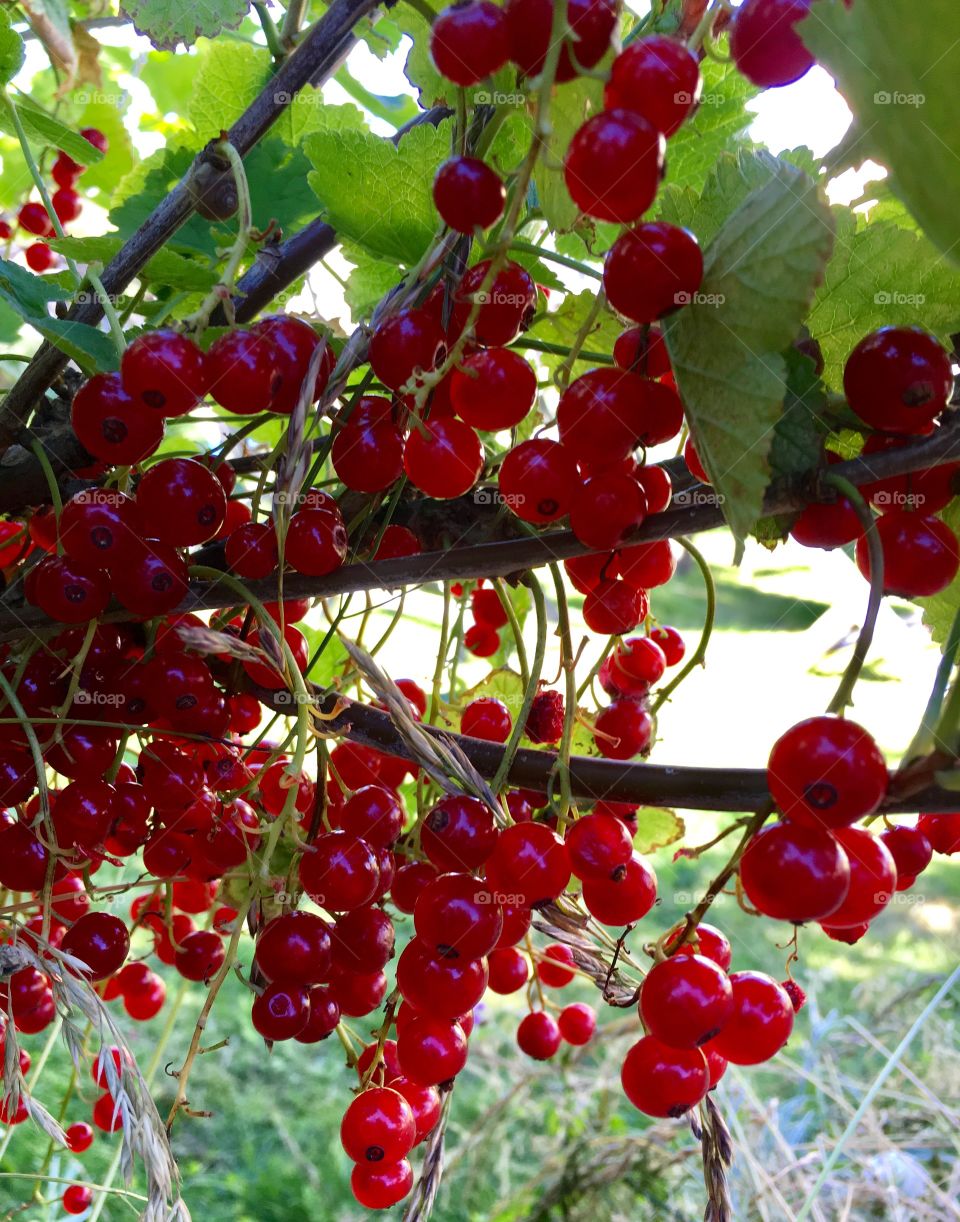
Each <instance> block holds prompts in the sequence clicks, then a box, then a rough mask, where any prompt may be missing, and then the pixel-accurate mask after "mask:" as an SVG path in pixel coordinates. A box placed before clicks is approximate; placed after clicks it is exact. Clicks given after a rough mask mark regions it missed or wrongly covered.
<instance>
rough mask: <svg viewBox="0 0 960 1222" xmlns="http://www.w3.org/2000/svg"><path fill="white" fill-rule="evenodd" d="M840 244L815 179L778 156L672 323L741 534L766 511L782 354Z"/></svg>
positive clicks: (698, 419)
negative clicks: (835, 245) (694, 293)
mask: <svg viewBox="0 0 960 1222" xmlns="http://www.w3.org/2000/svg"><path fill="white" fill-rule="evenodd" d="M696 229H697V225H696V223H695V224H694V231H695V232H696ZM832 243H833V219H832V216H831V214H830V210H829V209H828V208H827V206H826V204H825V203H823V201H822V200H821V198H820V195H819V192H818V190H817V186H816V184H815V183H814V182H813V181H812V180H811V179H810V178H808V177H807V175H805V174H803V173H802V171H800V170H798V169H796V168H795V167H794V166H790V165H787V164H785V163H783V162H777V161H776V159H774V158H771V159H770V177H769V181H768V182H767V183H766V185H764V186H760V187H756V188H754V189H753V190H752V191H751V192H750V194H749V195H748V196H747V197H746V199H745V200H744V202H743V203H742V204H741V205H740V206H739V207H738V208H737V209H736V211H735V212H734V213H733V215H732V216H730V217H729V218H728V220H727V221H726V222H725V223H724V225H723V227H722V228H721V229H720V231H719V232H718V233H717V235H716V237H715V238H714V240H713V242H712V243H711V244H710V245H709V246H708V248H707V250H706V255H705V260H704V278H703V284H702V287H701V291H700V293H699V294H698V298H697V300H696V301H694V302H693V303H692V304H691V305H689V306H687V307H685V308H684V309H683V310H680V311H679V312H678V313H677V314H674V315H673V316H671V317H670V318H669V319H667V320H666V323H665V328H664V329H665V334H666V339H667V346H668V348H669V350H670V357H671V361H672V363H673V368H674V371H675V373H676V377H677V383H678V386H679V389H680V394H681V396H682V398H683V400H684V404H685V407H686V411H687V417H688V419H689V421H690V425H691V430H692V432H693V435H694V438H695V440H696V444H697V449H698V452H699V454H700V456H701V458H702V459H703V462H704V465H705V467H706V469H707V471H708V472H709V474H710V477H711V480H712V482H713V484H714V486H715V487H716V489H717V492H718V493H719V495H720V496H721V498H722V505H723V511H724V516H725V518H726V520H727V523H728V525H729V526H730V528H731V530H732V531H733V533H734V535H735V536H736V537H737V538H738V539H742V538H743V537H744V536H745V535H746V534H747V533H748V531H749V530H750V528H751V526H753V524H754V523H755V522H756V520H757V518H758V517H760V511H761V506H762V503H763V494H764V491H765V489H766V486H767V484H768V482H769V477H770V465H769V461H768V454H769V451H770V445H771V442H772V439H773V427H774V425H775V423H776V421H777V419H778V418H779V416H780V409H781V405H782V403H783V400H784V396H785V393H786V374H787V371H786V365H785V362H784V360H783V357H782V356H781V355H780V354H781V353H782V352H783V351H784V349H786V348H787V346H788V345H789V344H790V343H791V342H792V341H793V339H794V338H795V337H796V335H797V333H798V331H799V329H800V326H801V324H802V322H803V319H804V317H805V315H806V313H807V311H808V309H809V306H810V302H811V300H812V297H813V291H814V287H815V285H816V283H817V282H818V280H819V279H820V277H821V276H822V274H823V268H824V265H825V263H826V260H827V259H828V257H829V254H830V250H831V247H832Z"/></svg>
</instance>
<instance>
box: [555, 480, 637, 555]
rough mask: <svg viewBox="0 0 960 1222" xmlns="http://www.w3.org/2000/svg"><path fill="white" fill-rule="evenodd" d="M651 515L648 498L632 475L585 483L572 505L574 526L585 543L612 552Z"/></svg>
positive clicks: (575, 532)
mask: <svg viewBox="0 0 960 1222" xmlns="http://www.w3.org/2000/svg"><path fill="white" fill-rule="evenodd" d="M646 516H647V498H646V497H645V496H644V495H643V489H642V488H641V487H640V485H639V484H638V483H637V481H636V480H635V479H633V478H632V477H631V476H629V475H626V474H622V473H618V472H609V473H606V472H605V473H603V474H601V475H596V476H594V477H593V479H588V480H586V481H584V483H583V484H581V485H580V487H579V488H578V489H577V490H576V492H575V494H574V498H573V504H572V505H571V506H570V526H571V528H572V530H573V533H574V534H575V535H576V536H577V538H578V539H579V540H580V542H581V543H585V544H586V545H587V546H588V547H595V548H598V549H603V550H604V551H608V550H610V549H612V548H615V547H616V546H617V545H618V544H620V543H622V542H623V540H624V539H625V538H626V536H627V535H628V534H629V533H630V532H631V531H632V530H634V529H635V528H636V527H637V526H639V525H640V523H641V522H642V521H643V519H644V518H645V517H646Z"/></svg>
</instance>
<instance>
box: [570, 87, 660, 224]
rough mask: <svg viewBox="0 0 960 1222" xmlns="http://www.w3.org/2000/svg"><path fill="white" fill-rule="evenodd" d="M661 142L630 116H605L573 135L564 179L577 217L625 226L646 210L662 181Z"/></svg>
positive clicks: (641, 121) (624, 112) (619, 113)
mask: <svg viewBox="0 0 960 1222" xmlns="http://www.w3.org/2000/svg"><path fill="white" fill-rule="evenodd" d="M663 158H664V140H663V136H662V135H661V134H660V132H658V131H657V130H656V128H654V127H653V126H652V125H651V124H650V123H648V122H647V120H646V119H645V118H644V117H643V116H642V115H639V114H636V113H635V112H634V111H630V110H619V109H618V110H605V111H601V112H600V114H597V115H594V116H593V118H591V119H588V120H587V121H586V123H584V125H583V126H582V127H581V128H580V129H579V130H578V131H577V132H576V134H575V135H574V137H573V139H572V140H571V142H570V146H569V148H568V149H567V154H566V158H565V161H564V179H565V181H566V184H567V191H568V192H569V193H570V197H571V199H572V200H573V202H574V203H575V204H576V205H577V207H578V208H579V209H580V211H581V212H584V213H586V215H587V216H590V217H594V218H595V219H596V220H598V221H613V222H614V223H615V224H618V225H629V224H631V223H632V222H633V221H636V220H638V219H639V218H640V217H641V216H642V215H643V213H644V212H646V210H647V209H648V208H649V207H650V205H651V204H652V203H653V201H654V197H655V196H656V194H657V188H658V187H659V186H660V179H661V177H662V176H663Z"/></svg>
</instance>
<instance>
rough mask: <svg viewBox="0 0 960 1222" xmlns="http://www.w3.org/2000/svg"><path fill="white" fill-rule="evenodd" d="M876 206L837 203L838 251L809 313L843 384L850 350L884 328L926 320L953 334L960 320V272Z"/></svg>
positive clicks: (829, 370)
mask: <svg viewBox="0 0 960 1222" xmlns="http://www.w3.org/2000/svg"><path fill="white" fill-rule="evenodd" d="M890 211H894V210H888V211H887V213H886V215H889V214H890ZM875 212H876V210H874V211H872V212H871V214H870V216H869V218H863V217H856V216H854V214H853V213H851V212H850V211H849V210H847V209H845V208H837V209H835V210H834V213H835V217H836V222H837V240H836V245H835V247H834V254H833V257H832V258H831V260H830V262H829V263H828V264H827V269H826V272H825V274H824V279H823V283H822V284H821V285H820V287H819V288H818V289H817V292H816V295H815V297H814V302H813V309H812V310H811V312H810V315H809V318H808V319H807V326H808V327H809V329H810V333H811V334H812V335H813V336H814V338H816V339H817V340H818V341H819V343H820V348H821V350H822V352H823V360H824V378H825V380H826V381H827V383H828V384H829V385H830V386H833V387H835V388H837V389H839V388H840V386H841V385H842V382H843V365H844V362H845V361H846V359H847V357H848V356H849V355H850V352H851V351H852V350H853V348H854V347H855V346H856V345H857V344H858V343H859V342H860V340H861V339H863V337H864V336H865V335H866V334H867V333H868V332H870V331H873V330H875V329H876V328H877V327H881V326H886V325H893V326H897V325H904V326H923V327H926V328H927V329H928V330H930V331H933V332H935V333H937V334H939V335H940V336H941V338H943V339H946V338H947V337H948V335H949V334H950V333H951V332H952V331H954V330H956V327H957V324H958V321H960V310H958V307H957V302H958V301H960V271H957V270H956V268H954V267H952V266H951V265H950V264H949V263H947V262H946V261H945V260H944V259H943V257H942V256H941V255H940V253H939V252H938V251H937V249H936V247H935V246H934V245H933V243H932V242H929V241H928V240H927V239H926V238H925V237H924V236H923V235H922V234H920V233H918V232H917V231H916V230H913V229H906V228H903V227H901V226H900V225H897V224H895V223H894V222H893V221H891V220H885V219H881V218H882V217H883V215H884V213H880V214H879V215H878V216H876V219H875V215H874V214H875Z"/></svg>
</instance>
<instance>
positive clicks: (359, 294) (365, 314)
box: [341, 243, 400, 321]
mask: <svg viewBox="0 0 960 1222" xmlns="http://www.w3.org/2000/svg"><path fill="white" fill-rule="evenodd" d="M341 253H342V254H343V256H344V258H346V259H348V260H349V261H350V262H351V263H353V264H354V269H353V271H352V272H351V273H350V275H349V276H348V277H347V288H346V291H345V293H344V299H345V300H346V303H347V305H348V306H349V307H350V313H351V315H352V316H353V319H354V321H356V320H358V319H360V318H369V317H370V315H371V314H372V313H373V310H374V308H375V307H376V306H377V305H378V304H379V303H380V302H381V301H382V300H383V298H384V297H385V296H386V294H387V293H388V292H389V291H390V290H391V289H392V288H393V287H394V286H395V285H396V284H397V282H398V281H399V279H400V272H399V269H398V267H397V264H396V263H395V262H393V261H388V260H385V259H376V258H374V257H373V256H372V255H368V254H367V252H366V251H365V250H364V249H363V247H362V246H353V245H352V244H350V243H346V244H344V245H343V246H342V247H341Z"/></svg>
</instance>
